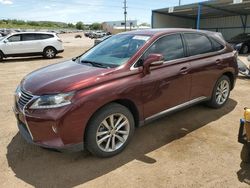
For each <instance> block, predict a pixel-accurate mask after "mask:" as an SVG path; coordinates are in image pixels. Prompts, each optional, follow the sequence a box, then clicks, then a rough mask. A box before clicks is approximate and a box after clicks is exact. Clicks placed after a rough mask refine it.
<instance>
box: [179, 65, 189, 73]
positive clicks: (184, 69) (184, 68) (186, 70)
mask: <svg viewBox="0 0 250 188" xmlns="http://www.w3.org/2000/svg"><path fill="white" fill-rule="evenodd" d="M180 73H181V74H187V73H188V67H182V68H181V70H180Z"/></svg>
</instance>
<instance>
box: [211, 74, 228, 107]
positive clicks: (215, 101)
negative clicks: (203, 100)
mask: <svg viewBox="0 0 250 188" xmlns="http://www.w3.org/2000/svg"><path fill="white" fill-rule="evenodd" d="M230 88H231V82H230V80H229V78H228V77H227V76H225V75H223V76H222V77H220V79H219V80H217V82H216V84H215V86H214V90H213V94H212V97H211V99H210V101H209V102H208V103H207V104H208V106H210V107H213V108H220V107H222V106H223V105H224V104H225V103H226V102H227V100H228V98H229V95H230Z"/></svg>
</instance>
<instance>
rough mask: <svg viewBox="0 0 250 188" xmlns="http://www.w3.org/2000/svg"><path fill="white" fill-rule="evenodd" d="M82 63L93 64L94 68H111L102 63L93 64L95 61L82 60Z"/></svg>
mask: <svg viewBox="0 0 250 188" xmlns="http://www.w3.org/2000/svg"><path fill="white" fill-rule="evenodd" d="M81 63H86V64H91V65H92V66H93V67H101V68H110V67H109V66H107V65H104V64H102V63H96V62H93V61H84V60H82V61H81Z"/></svg>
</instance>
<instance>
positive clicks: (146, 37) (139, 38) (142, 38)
mask: <svg viewBox="0 0 250 188" xmlns="http://www.w3.org/2000/svg"><path fill="white" fill-rule="evenodd" d="M149 38H150V37H149V36H142V35H136V36H134V37H133V39H134V40H144V41H147V40H148V39H149Z"/></svg>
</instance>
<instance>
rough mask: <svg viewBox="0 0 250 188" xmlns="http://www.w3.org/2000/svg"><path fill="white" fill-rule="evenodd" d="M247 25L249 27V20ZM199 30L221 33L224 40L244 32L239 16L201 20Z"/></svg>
mask: <svg viewBox="0 0 250 188" xmlns="http://www.w3.org/2000/svg"><path fill="white" fill-rule="evenodd" d="M249 19H250V17H249ZM248 25H250V20H248ZM225 27H240V28H225ZM200 28H201V29H207V30H212V31H218V32H221V33H222V34H223V36H224V38H225V39H226V40H228V39H230V38H232V37H233V36H236V35H238V34H240V33H243V32H244V29H243V27H242V23H241V19H240V16H229V17H222V18H209V19H201V25H200ZM209 28H217V29H209ZM247 30H248V29H247ZM247 30H246V32H247Z"/></svg>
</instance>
